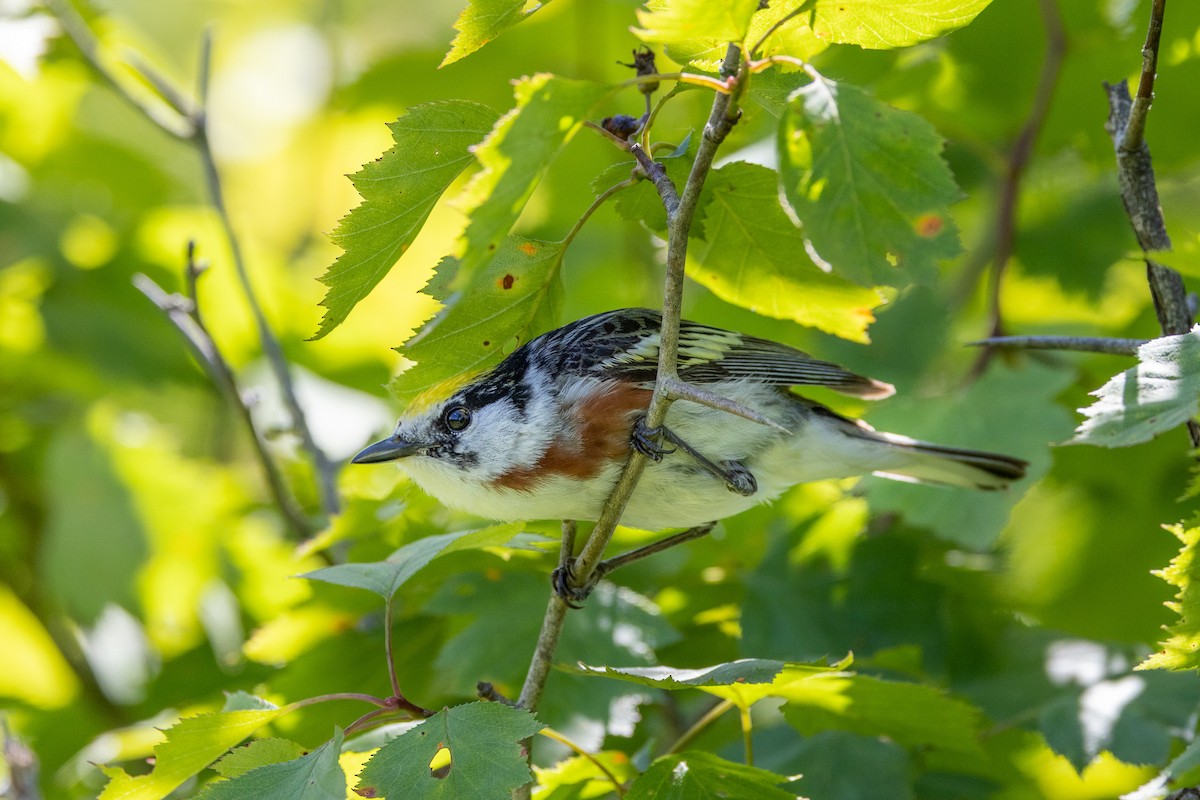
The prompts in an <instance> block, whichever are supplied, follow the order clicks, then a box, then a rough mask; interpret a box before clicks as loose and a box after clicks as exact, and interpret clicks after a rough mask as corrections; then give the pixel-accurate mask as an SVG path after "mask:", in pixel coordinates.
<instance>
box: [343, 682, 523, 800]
mask: <svg viewBox="0 0 1200 800" xmlns="http://www.w3.org/2000/svg"><path fill="white" fill-rule="evenodd" d="M542 727H543V726H542V724H541V723H540V722H538V721H537V719H536V718H535V717H534V716H533V714H531V713H529V712H528V711H524V710H521V709H517V708H512V707H509V706H506V705H502V704H500V703H468V704H466V705H461V706H455V707H453V708H450V709H445V710H443V711H439V712H438V713H437V714H434V715H433V716H432V717H430V718H429V719H427V720H425V721H424V722H422V723H421V724H420V725H417V726H416V727H414V728H411V729H409V730H407V731H405V732H404V733H403V734H401V735H400V736H398V737H397V738H395V739H393V740H392V741H390V742H388V743H387V744H385V745H384V746H383V747H381V748H380V749H379V751H378V752H377V753H375V755H374V756H372V757H371V760H370V761H368V762H367V765H366V767H364V768H363V771H362V775H361V776H360V780H359V784H358V786H357V787H356V788H355V791H356V792H358V793H359V794H361V795H364V796H367V797H391V798H401V797H403V798H405V800H423V798H436V797H444V798H460V797H463V798H465V797H470V798H474V799H476V800H489V798H497V800H501V799H503V800H507V798H508V795H509V792H511V791H512V790H513V789H515V788H517V787H518V786H521V785H522V784H524V783H526V782H527V781H528V780H529V779H530V777H531V775H530V772H529V766H528V765H527V764H526V763H525V759H524V758H523V757H522V755H521V748H520V747H519V742H520V741H521V740H522V739H525V738H527V737H529V736H532V735H533V734H535V733H537V732H538V731H539V730H541V729H542ZM443 749H446V750H449V751H450V761H449V764H448V765H446V766H442V767H441V768H440V769H438V770H437V771H436V772H434V771H433V770H431V768H430V762H431V761H432V760H433V758H434V756H435V755H437V754H438V751H440V750H443ZM371 792H373V794H370V793H371Z"/></svg>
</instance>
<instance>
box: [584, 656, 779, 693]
mask: <svg viewBox="0 0 1200 800" xmlns="http://www.w3.org/2000/svg"><path fill="white" fill-rule="evenodd" d="M784 666H785V665H784V662H782V661H769V660H764V659H758V658H744V659H741V660H739V661H732V662H730V663H728V664H717V665H716V666H712V667H701V668H699V669H677V668H675V667H598V666H597V667H593V666H588V665H587V664H580V665H579V670H580V671H581V672H583V673H586V674H592V675H607V676H608V677H610V678H619V679H621V680H623V681H629V682H631V683H638V684H641V685H642V686H654V687H656V688H659V689H694V688H696V687H700V686H725V685H728V684H731V683H771V682H772V681H773V680H775V677H776V676H777V675H778V674H779V672H780V671H781V670H782V669H783V668H784Z"/></svg>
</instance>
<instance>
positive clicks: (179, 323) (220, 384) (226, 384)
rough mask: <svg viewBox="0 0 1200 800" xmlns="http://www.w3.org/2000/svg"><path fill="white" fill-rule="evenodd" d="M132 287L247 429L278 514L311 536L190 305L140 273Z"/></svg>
mask: <svg viewBox="0 0 1200 800" xmlns="http://www.w3.org/2000/svg"><path fill="white" fill-rule="evenodd" d="M133 285H134V286H136V287H137V289H138V291H140V292H141V293H142V294H144V295H146V297H148V298H149V299H150V302H152V303H154V305H156V306H158V308H159V310H161V311H162V312H163V313H164V314H166V315H167V319H168V320H169V321H170V322H171V324H172V325H174V326H175V329H176V330H178V331H179V333H180V334H182V335H183V338H184V341H185V342H186V343H187V345H188V347H189V349H191V351H192V355H194V356H195V357H196V360H197V361H199V362H200V364H201V366H203V367H204V369H205V371H207V372H208V375H209V377H210V378H211V379H212V382H213V383H214V384H215V385H216V387H217V389H218V390H219V391H220V392H221V394H223V395H224V396H225V399H226V400H228V401H229V403H230V405H232V406H233V408H234V409H236V410H237V412H238V415H239V416H240V417H241V418H242V422H243V423H245V425H246V429H247V430H249V431H250V439H251V441H252V442H253V444H254V453H255V455H256V456H258V461H259V464H261V465H262V469H263V474H264V476H265V477H266V479H267V486H268V487H269V488H270V491H271V496H272V497H274V498H275V503H276V504H277V505H278V506H279V510H280V511H281V512H282V513H283V516H284V518H285V519H287V521H288V523H289V524H290V525H291V526H292V528H293V529H294V530H295V532H296V534H297V535H298V536H300V537H301V538H304V537H307V536H310V535H312V533H313V527H312V524H311V523H310V522H309V520H308V517H306V516H305V514H304V512H303V511H302V510H301V509H300V507H299V506H297V505H296V502H295V501H294V500H293V499H292V496H291V493H290V492H289V491H288V489H287V485H286V483H285V482H284V480H283V475H282V474H280V472H279V467H278V465H277V464H276V463H275V459H274V458H272V457H271V453H270V451H269V450H268V449H267V443H266V441H265V440H264V439H263V438H262V436H261V435H260V434H259V432H258V428H257V427H256V426H255V424H254V417H253V416H252V415H251V413H250V409H249V408H248V407H247V406H246V404H245V403H244V402H242V396H241V392H240V391H239V390H238V386H237V381H236V380H235V379H234V377H233V370H232V369H230V367H229V364H228V363H227V362H226V361H225V358H224V357H223V356H222V355H221V351H220V350H218V349H217V345H216V343H215V342H213V340H212V337H210V336H209V335H208V333H207V332H205V330H204V328H203V327H201V326H200V324H199V323H198V322H197V321H196V320H195V319H193V317H192V315H191V313H190V311H191V305H192V304H191V302H190V301H189V300H187V299H186V298H183V297H180V296H179V295H170V294H167V292H166V291H165V290H164V289H163V288H162V287H161V286H159V285H158V284H157V283H155V282H154V281H153V280H151V279H150V278H149V277H147V276H145V275H142V274H140V273H139V274H137V275H134V276H133Z"/></svg>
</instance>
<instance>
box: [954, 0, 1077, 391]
mask: <svg viewBox="0 0 1200 800" xmlns="http://www.w3.org/2000/svg"><path fill="white" fill-rule="evenodd" d="M1038 5H1039V8H1040V9H1041V15H1042V26H1043V27H1044V28H1045V31H1046V50H1045V53H1044V55H1043V57H1042V68H1041V71H1040V72H1039V74H1038V83H1037V89H1036V90H1035V92H1034V96H1033V104H1032V106H1031V107H1030V109H1029V115H1028V116H1027V117H1026V118H1025V124H1024V125H1022V126H1021V130H1020V132H1019V133H1018V134H1017V138H1016V140H1015V141H1014V142H1013V145H1012V149H1011V150H1010V151H1009V154H1008V159H1007V162H1006V165H1005V170H1004V180H1003V182H1002V183H1001V185H1000V198H999V200H998V202H997V204H996V216H995V219H994V221H993V223H992V234H991V244H992V246H991V251H992V252H991V256H990V257H989V258H983V259H979V260H977V261H975V262H974V263H972V264H971V265H970V268H969V269H967V270H965V271H964V273H963V278H962V281H961V283H960V290H959V294H960V296H966V295H967V294H968V293H969V292H970V290H971V289H973V288H974V286H975V284H976V282H977V281H978V279H979V275H980V271H981V270H983V269H984V268H985V267H986V266H987V265H988V264H991V267H992V269H991V272H990V274H989V278H988V293H987V294H988V320H989V322H988V331H989V334H990V335H991V336H1000V335H1001V334H1002V333H1003V331H1004V313H1003V307H1002V304H1001V287H1002V286H1003V283H1004V273H1005V270H1006V269H1007V267H1008V263H1009V261H1010V260H1011V259H1012V254H1013V250H1014V249H1015V248H1016V241H1017V222H1016V220H1017V203H1018V201H1019V200H1020V197H1021V183H1022V179H1023V178H1024V176H1025V170H1026V169H1027V167H1028V166H1029V161H1030V159H1031V158H1032V157H1033V150H1034V146H1035V145H1036V144H1037V139H1038V136H1039V135H1040V134H1041V131H1042V128H1043V127H1044V126H1045V124H1046V117H1047V116H1048V115H1049V113H1050V105H1051V102H1052V101H1053V99H1054V92H1055V89H1056V88H1057V86H1058V79H1059V76H1060V75H1061V74H1062V65H1063V59H1064V57H1065V55H1066V51H1067V38H1066V30H1065V28H1064V27H1063V21H1062V15H1061V14H1060V12H1059V10H1058V0H1040V2H1039V4H1038ZM991 356H992V350H991V349H990V348H987V349H985V350H984V351H983V352H982V353H980V354H979V358H978V359H977V360H976V362H975V365H974V366H973V368H972V370H971V374H972V375H975V376H978V375H981V374H982V373H983V371H984V369H985V368H986V367H987V364H988V361H989V359H990V358H991Z"/></svg>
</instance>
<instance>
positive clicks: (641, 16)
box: [634, 0, 758, 49]
mask: <svg viewBox="0 0 1200 800" xmlns="http://www.w3.org/2000/svg"><path fill="white" fill-rule="evenodd" d="M757 10H758V0H727V1H726V2H719V3H714V2H711V0H651V2H649V3H647V4H646V9H645V10H640V9H639V10H638V12H637V18H638V24H640V25H641V28H640V29H635V30H634V33H636V34H637V35H638V36H639V37H641V39H642V41H645V42H659V43H662V44H675V43H683V42H694V41H701V42H707V43H715V44H721V45H724V44H726V43H729V42H740V41H742V40H743V39H744V38H745V37H746V31H747V30H748V29H749V27H750V18H751V17H752V16H754V12H755V11H757ZM722 49H724V48H722Z"/></svg>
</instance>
